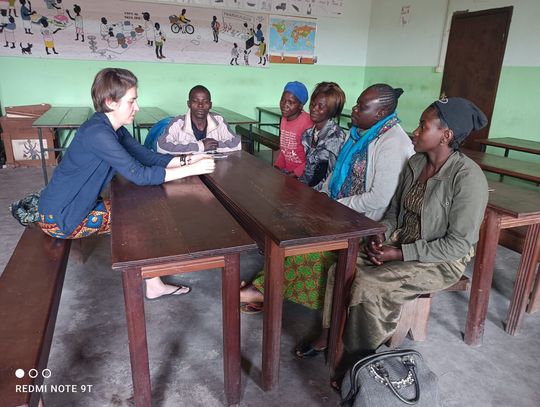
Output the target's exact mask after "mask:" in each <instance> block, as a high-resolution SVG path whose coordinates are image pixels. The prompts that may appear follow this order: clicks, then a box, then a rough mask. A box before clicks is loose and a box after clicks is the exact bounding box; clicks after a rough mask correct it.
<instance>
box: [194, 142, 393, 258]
mask: <svg viewBox="0 0 540 407" xmlns="http://www.w3.org/2000/svg"><path fill="white" fill-rule="evenodd" d="M202 178H203V180H204V181H205V183H206V184H207V185H209V186H210V188H211V189H212V191H213V192H214V193H215V194H216V196H217V197H218V198H220V200H222V202H224V205H225V206H226V207H227V208H229V210H231V212H232V213H233V214H234V215H235V217H236V218H237V219H238V221H239V222H240V223H241V224H242V225H243V226H244V228H246V230H248V232H250V234H251V235H252V237H253V238H254V239H255V240H256V241H257V243H258V244H259V246H260V247H263V248H264V238H265V236H269V237H270V238H271V239H272V240H273V241H274V242H276V244H277V245H279V246H281V247H289V246H294V245H300V244H310V243H320V242H327V241H329V240H338V239H347V238H353V237H360V236H368V235H374V234H378V233H382V232H383V231H384V227H383V226H382V225H381V224H380V223H378V222H374V221H372V220H370V219H368V218H366V217H365V216H364V215H361V214H359V213H358V212H356V211H354V210H352V209H350V208H348V207H346V206H344V205H342V204H340V203H338V202H336V201H334V200H332V199H330V198H329V197H328V196H327V195H326V194H323V193H320V192H317V191H315V190H313V189H312V188H310V187H308V186H307V185H305V184H302V183H301V182H300V181H298V180H296V179H294V178H291V177H287V176H283V175H282V174H281V173H280V172H279V171H277V170H276V169H274V168H272V167H270V166H268V164H266V163H265V162H263V161H262V160H259V159H258V158H256V157H254V156H252V155H251V154H248V153H246V152H243V151H240V152H235V153H232V154H229V155H228V157H227V158H226V159H222V160H219V161H217V162H216V170H215V171H214V173H212V174H209V175H204V176H202Z"/></svg>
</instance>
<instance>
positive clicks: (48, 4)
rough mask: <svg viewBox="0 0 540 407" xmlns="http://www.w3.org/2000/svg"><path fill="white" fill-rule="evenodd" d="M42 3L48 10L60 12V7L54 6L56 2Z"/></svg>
mask: <svg viewBox="0 0 540 407" xmlns="http://www.w3.org/2000/svg"><path fill="white" fill-rule="evenodd" d="M44 2H45V5H46V6H47V8H48V9H49V10H52V9H53V8H55V9H57V10H60V7H58V6H57V5H56V0H44Z"/></svg>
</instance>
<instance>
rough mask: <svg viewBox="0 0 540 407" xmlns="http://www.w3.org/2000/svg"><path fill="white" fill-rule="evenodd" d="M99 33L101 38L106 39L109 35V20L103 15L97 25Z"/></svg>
mask: <svg viewBox="0 0 540 407" xmlns="http://www.w3.org/2000/svg"><path fill="white" fill-rule="evenodd" d="M99 33H100V34H101V39H102V40H106V39H107V37H109V36H110V33H109V22H108V21H107V19H106V18H105V17H101V25H100V26H99Z"/></svg>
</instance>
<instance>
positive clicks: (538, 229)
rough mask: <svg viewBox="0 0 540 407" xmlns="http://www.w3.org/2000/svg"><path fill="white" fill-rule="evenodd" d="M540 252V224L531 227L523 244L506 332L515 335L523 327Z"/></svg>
mask: <svg viewBox="0 0 540 407" xmlns="http://www.w3.org/2000/svg"><path fill="white" fill-rule="evenodd" d="M539 250H540V224H539V223H537V224H535V225H530V226H529V228H528V229H527V235H526V236H525V241H524V242H523V252H522V253H521V260H520V262H519V269H518V272H517V275H516V282H515V283H514V291H513V292H512V300H511V301H510V308H509V309H508V315H507V319H506V321H507V323H506V329H505V330H506V332H507V333H509V334H510V335H515V334H516V333H517V331H518V330H519V327H520V326H521V321H522V320H523V314H524V313H525V308H526V307H527V302H528V301H529V296H530V294H531V288H532V284H533V281H534V278H535V275H536V267H537V264H538V255H539V253H538V252H539Z"/></svg>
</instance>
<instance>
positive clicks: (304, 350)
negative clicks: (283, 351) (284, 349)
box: [294, 343, 326, 359]
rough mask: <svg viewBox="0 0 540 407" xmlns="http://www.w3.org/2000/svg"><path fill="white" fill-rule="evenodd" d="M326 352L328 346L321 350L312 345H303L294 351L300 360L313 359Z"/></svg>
mask: <svg viewBox="0 0 540 407" xmlns="http://www.w3.org/2000/svg"><path fill="white" fill-rule="evenodd" d="M325 350H326V346H325V347H324V348H321V349H315V348H314V347H313V345H312V344H311V343H303V344H301V345H300V346H298V347H297V348H296V349H295V350H294V354H295V355H296V357H297V358H298V359H303V358H312V357H314V356H317V355H318V354H319V353H323V352H324V351H325Z"/></svg>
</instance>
